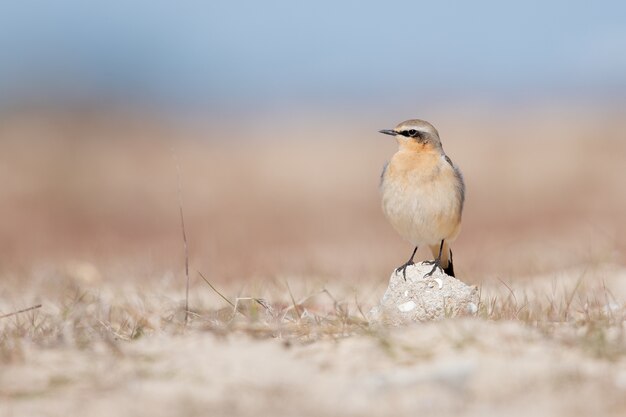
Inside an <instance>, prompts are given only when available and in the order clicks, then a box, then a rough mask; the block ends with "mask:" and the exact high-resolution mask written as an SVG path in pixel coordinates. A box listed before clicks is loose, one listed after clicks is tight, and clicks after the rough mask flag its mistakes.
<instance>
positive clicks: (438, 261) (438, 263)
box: [424, 240, 444, 278]
mask: <svg viewBox="0 0 626 417" xmlns="http://www.w3.org/2000/svg"><path fill="white" fill-rule="evenodd" d="M443 242H444V240H442V241H441V245H440V246H439V255H438V256H437V259H435V260H434V261H425V262H424V263H425V264H429V265H432V266H433V269H431V270H430V272H427V273H426V275H424V278H426V277H429V276H431V275H432V274H434V273H435V270H437V268H439V269H441V270H442V271H443V269H442V268H441V252H442V251H443Z"/></svg>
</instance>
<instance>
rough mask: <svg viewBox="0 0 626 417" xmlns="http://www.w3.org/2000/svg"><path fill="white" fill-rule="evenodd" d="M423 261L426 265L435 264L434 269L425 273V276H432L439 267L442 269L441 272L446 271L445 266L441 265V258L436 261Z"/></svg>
mask: <svg viewBox="0 0 626 417" xmlns="http://www.w3.org/2000/svg"><path fill="white" fill-rule="evenodd" d="M422 263H424V264H426V265H432V266H433V269H431V270H430V271H429V272H427V273H426V274H425V275H424V278H428V277H430V276H432V275H433V274H434V273H435V271H436V270H437V269H439V270H441V272H444V271H443V268H442V267H441V261H440V260H439V259H435V260H434V261H424V262H422Z"/></svg>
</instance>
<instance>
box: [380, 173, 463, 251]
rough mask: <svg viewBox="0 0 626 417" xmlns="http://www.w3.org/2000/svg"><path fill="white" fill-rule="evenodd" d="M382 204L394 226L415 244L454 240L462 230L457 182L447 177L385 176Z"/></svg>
mask: <svg viewBox="0 0 626 417" xmlns="http://www.w3.org/2000/svg"><path fill="white" fill-rule="evenodd" d="M381 192H382V206H383V212H384V213H385V216H386V217H387V219H388V220H389V222H390V223H391V225H392V226H393V228H394V229H395V230H396V231H397V232H398V233H399V234H400V235H401V236H402V237H404V238H405V239H406V240H408V241H409V242H411V243H412V244H413V245H415V246H421V245H437V244H439V243H440V242H441V241H442V240H444V239H445V240H447V241H448V242H451V241H453V240H454V239H455V238H456V236H457V235H458V232H459V224H460V203H459V199H458V196H457V190H456V185H455V183H454V182H453V181H450V180H449V179H446V178H445V177H441V178H436V179H432V178H431V179H429V180H428V181H424V180H423V178H421V177H417V178H414V179H412V180H406V179H403V180H401V181H400V180H396V181H393V180H391V179H390V178H385V179H384V180H383V183H382V184H381Z"/></svg>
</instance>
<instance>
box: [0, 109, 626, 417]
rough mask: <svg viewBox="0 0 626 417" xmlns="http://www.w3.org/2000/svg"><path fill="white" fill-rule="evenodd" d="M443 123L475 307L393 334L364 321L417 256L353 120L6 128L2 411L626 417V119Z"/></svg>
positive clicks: (377, 146)
mask: <svg viewBox="0 0 626 417" xmlns="http://www.w3.org/2000/svg"><path fill="white" fill-rule="evenodd" d="M540 114H543V116H540ZM444 116H446V115H445V114H444V115H443V116H441V117H440V120H441V122H439V120H437V117H436V116H434V117H433V120H434V121H435V122H437V125H438V127H439V128H440V131H442V134H443V135H444V137H445V138H446V139H444V140H445V142H444V145H445V146H446V150H447V151H448V152H449V153H450V155H451V156H452V157H453V159H454V160H455V162H457V163H458V164H459V165H461V167H462V168H463V169H464V172H465V175H466V179H467V182H468V186H469V187H468V188H469V200H468V203H467V210H466V213H465V219H464V230H463V233H462V234H461V237H460V239H459V241H458V242H457V243H456V244H455V245H454V250H455V264H457V265H458V270H459V274H460V276H461V277H462V278H463V279H464V280H466V281H468V282H470V283H473V284H476V285H479V286H480V290H481V291H480V292H481V303H480V307H479V311H478V314H477V317H475V318H466V319H455V320H446V321H443V322H439V323H427V324H422V325H419V326H415V327H412V328H406V329H387V328H381V327H377V326H374V325H371V324H370V323H369V322H368V320H367V312H368V311H369V309H370V308H371V307H372V306H374V305H375V304H376V303H377V301H378V300H379V298H380V297H381V296H382V294H383V292H384V289H385V287H386V277H387V276H388V273H389V271H390V270H391V269H392V268H393V267H394V266H396V264H397V263H399V262H400V261H402V260H403V259H404V258H405V252H406V254H408V252H407V251H408V249H409V248H408V247H407V246H406V245H405V244H404V243H403V242H401V241H400V240H399V239H398V238H397V236H395V234H394V233H393V231H392V230H391V228H390V227H389V226H388V225H387V224H386V223H385V221H384V219H383V218H382V215H381V213H380V210H379V206H378V205H379V202H378V195H377V193H376V183H377V175H378V170H379V169H380V167H381V165H382V163H383V161H384V160H385V158H386V157H387V156H388V155H389V154H390V153H391V152H392V151H393V146H392V145H391V144H389V143H387V142H384V141H383V140H382V139H381V138H378V137H376V136H375V135H373V136H372V137H371V138H369V137H367V136H366V137H357V138H355V137H353V136H352V135H354V124H350V123H348V124H341V123H338V122H337V121H333V120H326V122H325V124H324V126H325V129H324V130H320V131H307V132H302V138H300V139H301V140H299V141H295V142H294V141H287V140H286V137H283V136H281V134H280V132H279V133H278V134H277V136H276V137H273V138H271V139H270V138H263V137H257V136H255V135H258V132H260V131H265V130H267V129H264V128H263V125H262V121H259V123H261V125H260V126H261V127H260V128H258V129H250V131H239V132H238V135H239V136H236V135H233V134H231V133H226V132H227V131H228V129H226V128H225V127H224V126H220V125H219V124H216V125H215V126H209V127H208V128H202V129H198V130H185V129H180V128H173V127H171V126H170V127H164V126H160V125H156V126H154V125H152V126H149V127H146V126H145V125H141V124H135V123H134V122H132V121H131V122H126V123H122V122H120V123H104V124H99V123H100V122H99V120H100V119H95V120H86V121H85V120H82V122H81V123H77V122H76V120H74V119H71V118H70V119H69V121H67V120H66V121H65V122H63V123H62V122H59V121H58V120H57V119H52V120H50V119H46V118H42V119H32V118H28V119H24V120H22V119H18V118H14V119H11V120H8V122H7V123H4V124H2V125H1V127H0V134H1V135H2V137H3V139H5V140H3V141H2V142H0V170H4V171H5V172H3V173H2V172H0V174H2V175H1V176H0V178H1V180H0V181H1V184H2V186H1V187H0V219H2V220H1V221H0V233H1V234H2V236H3V239H2V241H0V261H1V262H0V282H1V283H2V285H1V286H0V316H2V317H0V399H1V400H2V401H0V415H7V416H21V415H79V414H83V415H111V414H116V415H148V414H149V415H152V416H160V415H171V414H177V415H190V416H192V415H206V414H207V413H209V414H211V415H229V416H233V415H237V416H247V415H250V416H252V415H296V414H297V415H311V416H313V415H315V416H319V415H337V414H343V415H394V416H398V415H415V414H424V413H425V414H436V415H459V414H463V415H481V416H484V415H503V414H506V415H529V414H532V415H568V416H571V415H590V414H593V415H616V416H617V415H623V413H624V412H625V411H626V401H624V398H626V396H625V395H624V391H626V336H625V334H624V332H625V331H626V328H625V326H624V323H625V321H624V318H625V317H624V315H625V314H626V309H625V301H626V270H624V268H623V267H622V266H621V265H623V250H624V248H626V241H625V240H624V237H623V236H626V234H625V233H624V232H626V223H625V222H624V219H625V218H626V197H625V196H624V194H623V193H622V192H621V190H622V181H623V178H624V177H623V173H624V172H623V171H624V166H626V165H625V162H626V148H625V146H626V145H625V143H626V141H624V140H623V137H622V136H623V133H621V132H624V131H626V130H625V129H624V126H623V123H624V122H623V120H625V119H624V118H621V116H620V115H616V116H615V117H612V118H611V117H609V116H607V115H606V114H597V115H595V116H594V117H587V118H585V119H583V118H578V117H574V116H575V115H574V114H573V113H568V114H565V115H563V114H558V113H556V112H549V111H548V112H545V111H544V112H538V113H530V114H526V115H525V117H524V118H522V117H521V116H519V117H518V118H512V119H508V120H507V119H503V120H502V121H501V123H495V124H494V123H487V122H488V121H492V119H493V117H491V116H489V117H487V116H485V117H483V118H481V117H478V116H480V115H478V116H477V115H473V116H474V117H472V119H471V120H466V119H463V117H462V116H460V115H449V116H447V117H444ZM592 116H593V115H592ZM617 116H620V117H617ZM450 119H453V120H459V124H458V125H446V124H445V120H450ZM513 120H523V122H517V121H513ZM528 120H532V123H531V124H532V126H533V128H534V132H535V133H536V134H535V135H533V136H532V137H529V136H528V133H527V132H528V130H527V127H528V125H529V123H528ZM255 126H257V127H258V126H259V125H255ZM294 126H301V121H299V120H295V121H294ZM599 126H602V128H599ZM375 127H378V128H380V127H386V126H378V125H377V126H372V129H369V130H368V132H369V131H370V130H371V131H375ZM368 128H369V127H368ZM244 130H245V129H244ZM281 131H286V132H289V131H293V129H289V126H283V129H282V130H281ZM329 131H330V132H335V135H336V136H335V137H332V136H331V137H328V134H325V133H324V132H329ZM348 132H352V133H351V134H348ZM478 132H480V134H479V133H478ZM537 132H538V133H537ZM324 136H325V139H320V137H324ZM174 137H182V139H179V140H176V141H174ZM207 138H208V139H211V138H223V139H227V140H226V141H213V140H204V139H207ZM173 143H175V144H176V149H177V154H178V156H179V160H180V161H181V171H182V172H181V175H182V179H183V182H182V191H183V193H184V196H185V206H184V209H185V224H186V231H187V236H186V238H187V240H188V243H189V260H190V264H189V272H190V277H191V281H190V299H189V309H188V314H189V317H188V321H187V320H186V319H185V315H186V314H187V311H186V309H185V306H184V304H185V291H186V288H185V273H184V262H183V261H184V254H183V250H182V242H181V237H180V232H181V230H180V224H179V221H180V219H179V217H178V216H179V213H178V210H179V206H178V203H177V201H178V197H177V188H178V187H177V184H176V177H177V175H176V168H175V166H174V164H173V163H172V160H171V154H170V148H171V145H172V144H173ZM8 173H10V174H11V175H7V174H8ZM423 256H426V255H423ZM455 266H456V265H455ZM196 271H201V272H202V275H201V274H200V273H197V272H196ZM38 304H41V305H42V307H41V308H38V309H34V310H30V311H24V312H21V313H18V314H11V315H9V316H6V315H7V314H10V313H12V312H17V311H19V310H21V309H25V308H28V307H30V306H35V305H38ZM186 321H187V322H186Z"/></svg>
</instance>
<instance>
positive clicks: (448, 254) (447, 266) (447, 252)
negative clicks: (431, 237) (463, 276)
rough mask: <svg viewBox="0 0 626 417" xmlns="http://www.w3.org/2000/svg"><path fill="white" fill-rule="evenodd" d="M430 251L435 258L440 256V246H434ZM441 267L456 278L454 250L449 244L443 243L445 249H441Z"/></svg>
mask: <svg viewBox="0 0 626 417" xmlns="http://www.w3.org/2000/svg"><path fill="white" fill-rule="evenodd" d="M430 250H431V251H432V253H433V256H434V257H435V258H437V256H439V245H432V246H431V247H430ZM441 267H442V268H443V272H445V273H446V274H448V275H450V276H451V277H453V276H454V265H453V263H452V249H450V246H449V245H448V242H446V241H444V242H443V248H442V249H441Z"/></svg>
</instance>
